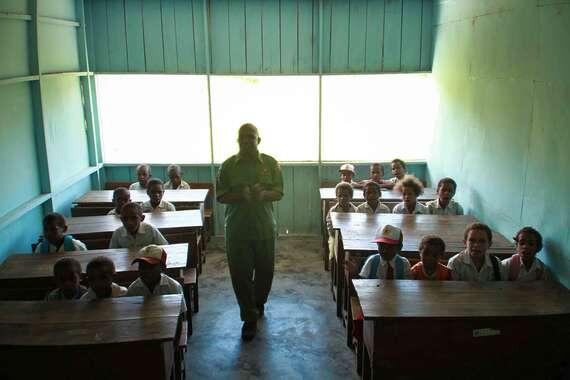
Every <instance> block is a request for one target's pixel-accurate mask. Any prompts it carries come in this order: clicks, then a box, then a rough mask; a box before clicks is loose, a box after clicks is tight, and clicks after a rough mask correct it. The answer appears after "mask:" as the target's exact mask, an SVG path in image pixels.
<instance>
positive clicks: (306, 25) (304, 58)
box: [298, 0, 316, 74]
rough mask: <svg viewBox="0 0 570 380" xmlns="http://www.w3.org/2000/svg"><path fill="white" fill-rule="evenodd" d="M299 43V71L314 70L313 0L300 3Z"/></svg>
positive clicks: (307, 71)
mask: <svg viewBox="0 0 570 380" xmlns="http://www.w3.org/2000/svg"><path fill="white" fill-rule="evenodd" d="M298 20H299V25H298V33H299V35H298V44H299V48H298V49H299V73H303V74H310V73H312V72H313V44H314V39H315V38H316V36H313V2H312V1H308V0H303V1H299V3H298Z"/></svg>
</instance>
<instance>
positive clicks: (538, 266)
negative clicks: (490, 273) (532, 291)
mask: <svg viewBox="0 0 570 380" xmlns="http://www.w3.org/2000/svg"><path fill="white" fill-rule="evenodd" d="M514 240H515V242H516V244H517V248H516V249H517V253H515V254H514V255H512V256H511V257H510V258H508V259H505V260H503V261H502V262H501V266H502V269H503V277H504V278H505V279H506V280H508V281H525V282H526V281H540V280H551V279H552V274H551V273H550V270H549V269H548V267H547V266H546V265H544V263H543V262H542V261H540V259H538V258H537V257H536V254H537V253H538V252H540V250H541V249H542V235H540V232H538V231H537V230H535V229H534V228H532V227H524V228H522V229H521V230H520V231H519V232H517V234H516V236H515V237H514Z"/></svg>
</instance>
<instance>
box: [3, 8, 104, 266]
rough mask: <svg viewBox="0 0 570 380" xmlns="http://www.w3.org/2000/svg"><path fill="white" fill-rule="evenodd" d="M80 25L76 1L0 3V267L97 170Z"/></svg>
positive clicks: (33, 237)
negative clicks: (88, 115) (47, 215)
mask: <svg viewBox="0 0 570 380" xmlns="http://www.w3.org/2000/svg"><path fill="white" fill-rule="evenodd" d="M81 19H82V1H75V0H58V1H28V0H10V1H3V2H1V3H0V51H2V52H3V53H4V55H3V57H4V58H3V59H1V60H0V160H1V162H2V165H0V176H1V177H2V178H3V190H2V197H0V261H2V260H3V259H4V258H5V257H6V256H7V255H8V254H9V253H10V252H14V251H20V252H29V251H30V250H31V243H33V242H35V241H37V238H38V235H39V234H41V229H42V228H41V221H42V218H43V215H44V214H45V213H46V212H50V211H58V212H61V213H63V214H65V215H69V209H70V206H71V202H72V200H73V199H75V198H76V197H77V196H78V195H80V194H83V193H84V192H86V191H88V190H90V189H91V186H92V183H91V176H92V173H96V171H97V169H98V166H97V165H98V162H100V161H99V159H98V157H96V155H95V153H94V152H95V150H94V149H93V148H92V147H96V144H94V143H93V136H94V135H93V130H92V129H91V128H92V127H93V125H92V123H91V122H90V121H89V120H87V119H88V118H87V117H86V109H87V108H89V100H90V99H89V88H88V81H89V80H90V79H88V78H89V73H88V71H89V70H88V64H87V60H86V58H85V57H86V55H85V51H84V47H85V44H84V32H83V29H82V28H81V25H82V24H83V23H82V22H81ZM82 40H83V42H82Z"/></svg>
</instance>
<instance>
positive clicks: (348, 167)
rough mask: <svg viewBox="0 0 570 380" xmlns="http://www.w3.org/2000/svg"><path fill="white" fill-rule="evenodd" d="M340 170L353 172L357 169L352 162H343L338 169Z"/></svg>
mask: <svg viewBox="0 0 570 380" xmlns="http://www.w3.org/2000/svg"><path fill="white" fill-rule="evenodd" d="M338 171H339V172H344V171H347V172H352V174H354V173H355V171H354V165H352V164H343V165H341V166H340V169H338Z"/></svg>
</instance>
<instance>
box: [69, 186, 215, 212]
mask: <svg viewBox="0 0 570 380" xmlns="http://www.w3.org/2000/svg"><path fill="white" fill-rule="evenodd" d="M208 192H209V190H208V189H190V190H164V196H163V197H162V199H164V200H165V201H168V202H170V203H172V204H174V205H175V206H179V205H198V204H203V203H204V202H205V201H206V197H207V196H208ZM130 193H131V201H133V202H141V203H142V202H146V201H148V200H149V198H148V195H147V194H146V190H130ZM74 203H75V204H76V205H78V206H86V207H111V208H112V207H113V191H112V190H93V191H89V192H87V193H85V194H84V195H83V196H82V197H81V198H79V199H77V200H76V201H75V202H74Z"/></svg>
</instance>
